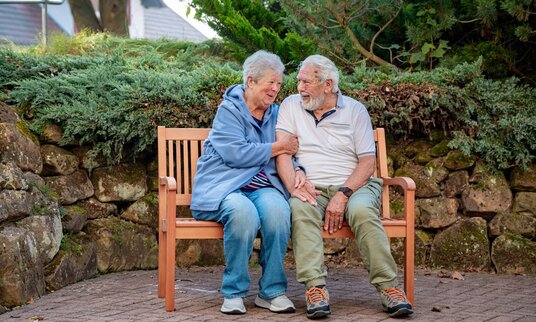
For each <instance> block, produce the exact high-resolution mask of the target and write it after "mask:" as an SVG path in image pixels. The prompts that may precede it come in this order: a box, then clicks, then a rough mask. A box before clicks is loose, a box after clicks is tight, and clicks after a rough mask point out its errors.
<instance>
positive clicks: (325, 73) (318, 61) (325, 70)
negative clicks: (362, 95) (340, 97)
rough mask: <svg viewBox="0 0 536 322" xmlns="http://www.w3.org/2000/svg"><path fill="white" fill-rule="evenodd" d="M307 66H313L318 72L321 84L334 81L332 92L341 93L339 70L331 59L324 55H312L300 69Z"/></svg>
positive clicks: (302, 63) (303, 62)
mask: <svg viewBox="0 0 536 322" xmlns="http://www.w3.org/2000/svg"><path fill="white" fill-rule="evenodd" d="M305 65H313V66H314V67H315V68H316V69H317V70H318V77H319V78H320V81H321V82H325V81H326V80H328V79H331V80H332V81H333V88H332V90H331V92H333V93H337V92H338V91H339V70H338V69H337V66H335V64H334V63H333V62H332V61H331V60H330V59H329V58H327V57H324V56H322V55H311V56H309V57H307V58H305V60H304V61H302V62H301V64H300V69H302V68H303V67H304V66H305Z"/></svg>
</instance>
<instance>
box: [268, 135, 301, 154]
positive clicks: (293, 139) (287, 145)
mask: <svg viewBox="0 0 536 322" xmlns="http://www.w3.org/2000/svg"><path fill="white" fill-rule="evenodd" d="M298 147H299V144H298V137H297V136H296V135H294V134H283V135H278V136H277V140H276V141H275V142H274V143H272V157H275V156H277V155H280V154H289V155H294V154H296V152H298Z"/></svg>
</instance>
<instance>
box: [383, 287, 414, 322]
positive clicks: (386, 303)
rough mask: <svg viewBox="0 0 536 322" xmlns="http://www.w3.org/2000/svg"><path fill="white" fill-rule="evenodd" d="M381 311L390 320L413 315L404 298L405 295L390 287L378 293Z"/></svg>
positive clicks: (401, 291) (400, 290)
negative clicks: (381, 306)
mask: <svg viewBox="0 0 536 322" xmlns="http://www.w3.org/2000/svg"><path fill="white" fill-rule="evenodd" d="M380 298H381V299H382V305H383V310H384V311H386V312H387V313H388V314H389V316H390V317H392V318H403V317H406V316H408V315H410V314H413V307H412V306H411V304H410V303H409V301H408V298H407V297H406V293H404V291H403V290H402V289H400V288H396V287H391V288H388V289H386V290H383V291H380Z"/></svg>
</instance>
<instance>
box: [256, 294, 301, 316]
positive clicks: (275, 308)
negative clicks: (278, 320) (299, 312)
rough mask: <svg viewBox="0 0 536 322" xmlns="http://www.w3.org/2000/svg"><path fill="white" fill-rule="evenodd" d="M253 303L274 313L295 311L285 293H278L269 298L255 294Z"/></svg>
mask: <svg viewBox="0 0 536 322" xmlns="http://www.w3.org/2000/svg"><path fill="white" fill-rule="evenodd" d="M255 305H257V306H258V307H262V308H265V309H268V310H270V311H272V312H275V313H292V312H294V311H296V308H295V307H294V304H293V303H292V301H291V300H289V299H288V297H287V296H286V295H279V296H278V297H275V298H273V299H271V300H265V299H263V298H261V297H259V296H258V295H257V297H256V298H255Z"/></svg>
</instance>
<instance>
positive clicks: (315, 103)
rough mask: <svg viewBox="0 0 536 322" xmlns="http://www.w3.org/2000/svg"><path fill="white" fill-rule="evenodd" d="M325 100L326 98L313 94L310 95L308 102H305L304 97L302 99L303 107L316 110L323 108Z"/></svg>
mask: <svg viewBox="0 0 536 322" xmlns="http://www.w3.org/2000/svg"><path fill="white" fill-rule="evenodd" d="M323 102H324V100H323V98H322V97H319V98H312V97H311V96H309V102H308V103H305V102H304V101H303V98H302V100H301V103H302V106H303V108H304V109H306V110H308V111H315V110H317V109H319V108H321V107H322V103H323Z"/></svg>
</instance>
